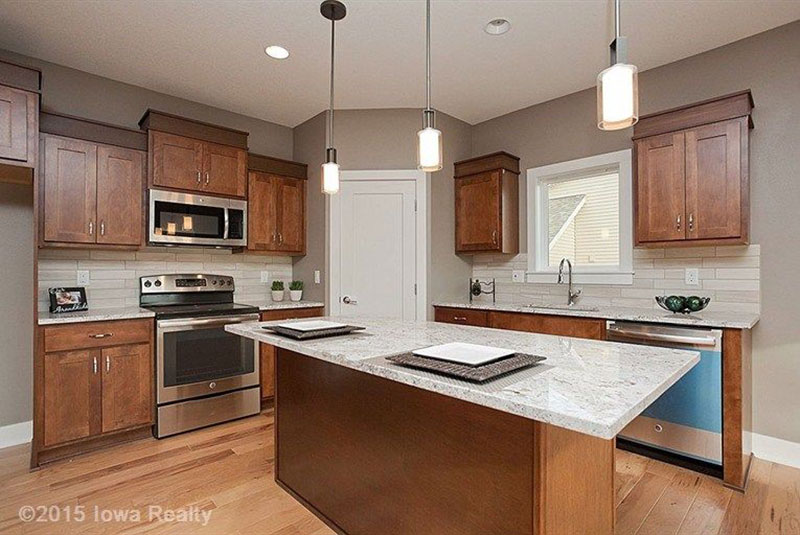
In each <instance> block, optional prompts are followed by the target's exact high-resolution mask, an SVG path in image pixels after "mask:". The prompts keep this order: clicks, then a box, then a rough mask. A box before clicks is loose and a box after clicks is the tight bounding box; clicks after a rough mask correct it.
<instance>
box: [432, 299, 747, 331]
mask: <svg viewBox="0 0 800 535" xmlns="http://www.w3.org/2000/svg"><path fill="white" fill-rule="evenodd" d="M433 306H435V307H447V308H463V309H472V310H488V311H497V312H516V313H520V314H541V315H549V316H569V317H576V318H597V319H608V320H624V321H639V322H644V323H663V324H668V325H685V326H695V327H717V328H727V329H752V328H753V327H754V326H755V325H756V323H758V321H759V320H760V316H759V315H758V314H753V313H744V312H743V313H737V312H713V311H709V312H698V313H694V314H674V313H672V312H667V311H664V310H660V309H655V308H653V309H649V308H630V307H628V308H626V307H598V310H586V309H581V308H573V309H568V308H549V307H547V306H542V307H536V306H535V305H534V306H528V305H518V304H504V303H456V302H439V303H433ZM577 306H578V307H580V305H577Z"/></svg>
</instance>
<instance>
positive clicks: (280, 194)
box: [247, 154, 308, 256]
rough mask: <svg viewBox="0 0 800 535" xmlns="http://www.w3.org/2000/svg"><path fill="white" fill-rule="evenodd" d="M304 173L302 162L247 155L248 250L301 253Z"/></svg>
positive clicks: (303, 220)
mask: <svg viewBox="0 0 800 535" xmlns="http://www.w3.org/2000/svg"><path fill="white" fill-rule="evenodd" d="M279 173H280V174H279ZM305 176H306V166H305V164H299V163H296V162H288V161H286V160H278V159H275V158H269V157H266V156H260V155H253V154H251V155H250V172H249V174H248V228H247V250H248V251H251V252H268V253H270V254H283V255H290V256H297V255H304V254H305V252H306V209H305V206H306V184H307V182H308V181H307V180H306V178H305Z"/></svg>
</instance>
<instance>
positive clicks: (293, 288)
mask: <svg viewBox="0 0 800 535" xmlns="http://www.w3.org/2000/svg"><path fill="white" fill-rule="evenodd" d="M289 298H290V299H291V300H292V301H300V300H301V299H302V298H303V281H292V282H291V283H289Z"/></svg>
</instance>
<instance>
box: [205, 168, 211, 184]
mask: <svg viewBox="0 0 800 535" xmlns="http://www.w3.org/2000/svg"><path fill="white" fill-rule="evenodd" d="M209 179H210V178H209V176H208V171H206V186H208V181H209Z"/></svg>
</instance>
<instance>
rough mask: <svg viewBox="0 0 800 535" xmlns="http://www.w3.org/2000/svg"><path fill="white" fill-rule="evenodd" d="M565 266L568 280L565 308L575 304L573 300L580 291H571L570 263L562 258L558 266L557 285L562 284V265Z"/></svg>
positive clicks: (567, 259)
mask: <svg viewBox="0 0 800 535" xmlns="http://www.w3.org/2000/svg"><path fill="white" fill-rule="evenodd" d="M565 263H566V264H567V268H568V271H567V277H568V279H569V284H568V286H567V306H570V307H571V306H572V305H574V304H575V300H576V299H577V298H578V296H579V295H581V291H580V290H575V291H574V292H573V291H572V262H570V261H569V258H562V259H561V263H560V264H559V265H558V284H563V283H564V264H565Z"/></svg>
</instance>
